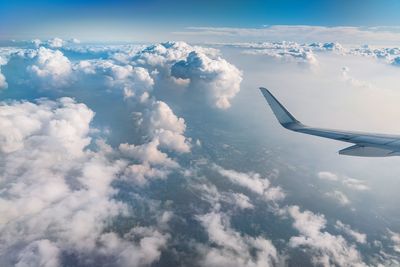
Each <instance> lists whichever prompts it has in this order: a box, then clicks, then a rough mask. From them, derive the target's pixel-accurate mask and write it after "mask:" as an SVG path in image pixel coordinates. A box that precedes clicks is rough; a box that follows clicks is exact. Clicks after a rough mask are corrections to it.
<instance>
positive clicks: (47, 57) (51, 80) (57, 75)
mask: <svg viewBox="0 0 400 267" xmlns="http://www.w3.org/2000/svg"><path fill="white" fill-rule="evenodd" d="M29 56H32V57H33V58H32V60H33V63H32V65H30V66H29V67H28V70H29V71H30V73H31V74H32V75H33V76H34V77H35V78H37V79H38V80H39V81H41V82H42V85H45V86H46V85H47V86H48V87H49V86H50V87H55V88H58V87H62V86H65V85H66V84H68V82H69V78H70V74H71V72H72V66H71V62H70V61H69V59H68V58H67V57H65V56H64V55H63V53H62V52H61V51H58V50H51V49H48V48H45V47H40V48H39V49H38V50H37V51H35V52H34V53H33V54H32V55H29Z"/></svg>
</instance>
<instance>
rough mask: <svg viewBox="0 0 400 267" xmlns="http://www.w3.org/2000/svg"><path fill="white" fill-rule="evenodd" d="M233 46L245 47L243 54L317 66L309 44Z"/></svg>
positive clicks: (283, 43) (250, 44) (280, 43)
mask: <svg viewBox="0 0 400 267" xmlns="http://www.w3.org/2000/svg"><path fill="white" fill-rule="evenodd" d="M233 46H235V47H241V48H247V50H244V51H243V53H244V54H249V55H265V56H269V57H273V58H277V59H281V60H284V61H288V62H292V61H293V62H297V63H305V64H308V65H310V66H313V67H316V66H318V60H317V58H316V55H315V54H314V53H313V49H312V48H311V47H310V46H306V45H300V44H298V43H296V42H275V43H269V42H264V43H244V44H234V45H233ZM249 48H251V49H249ZM313 48H314V47H313Z"/></svg>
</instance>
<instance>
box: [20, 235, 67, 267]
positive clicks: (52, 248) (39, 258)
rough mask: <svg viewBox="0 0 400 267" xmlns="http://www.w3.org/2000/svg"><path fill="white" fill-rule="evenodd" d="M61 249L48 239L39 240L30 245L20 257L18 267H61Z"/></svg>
mask: <svg viewBox="0 0 400 267" xmlns="http://www.w3.org/2000/svg"><path fill="white" fill-rule="evenodd" d="M59 253H60V251H59V248H58V247H57V246H56V245H55V244H53V243H52V242H51V241H49V240H47V239H42V240H38V241H35V242H32V243H31V244H29V245H28V246H27V247H26V248H25V249H24V250H23V251H22V252H21V253H20V255H19V258H18V262H17V263H16V264H15V266H16V267H27V266H43V267H57V266H60V260H59Z"/></svg>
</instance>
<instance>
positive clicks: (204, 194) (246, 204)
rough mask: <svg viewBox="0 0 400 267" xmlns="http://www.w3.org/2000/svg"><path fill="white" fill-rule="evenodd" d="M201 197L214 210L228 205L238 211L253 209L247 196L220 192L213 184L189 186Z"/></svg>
mask: <svg viewBox="0 0 400 267" xmlns="http://www.w3.org/2000/svg"><path fill="white" fill-rule="evenodd" d="M191 186H192V187H193V188H194V189H195V190H196V191H198V192H199V193H200V195H201V198H202V199H203V200H205V201H207V202H208V203H210V204H211V206H212V208H213V209H214V210H219V209H220V208H221V204H222V203H225V204H229V205H232V206H234V207H236V208H239V209H240V210H244V209H253V208H254V205H253V204H252V203H251V200H250V198H249V197H248V196H246V195H245V194H242V193H236V192H221V191H219V190H218V189H217V187H216V186H215V185H213V184H206V183H203V184H194V185H191Z"/></svg>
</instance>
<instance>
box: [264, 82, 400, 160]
mask: <svg viewBox="0 0 400 267" xmlns="http://www.w3.org/2000/svg"><path fill="white" fill-rule="evenodd" d="M260 90H261V93H262V94H263V95H264V97H265V99H266V100H267V102H268V104H269V105H270V107H271V109H272V111H273V112H274V114H275V117H276V118H277V119H278V121H279V123H280V124H281V125H282V126H283V127H285V128H286V129H288V130H291V131H295V132H299V133H304V134H310V135H315V136H319V137H324V138H329V139H334V140H338V141H343V142H348V143H353V144H354V145H352V146H350V147H348V148H345V149H342V150H340V151H339V154H341V155H348V156H359V157H390V156H400V135H387V134H373V133H363V132H352V131H340V130H331V129H322V128H314V127H309V126H306V125H304V124H302V123H301V122H299V121H298V120H297V119H296V118H295V117H294V116H293V115H292V114H290V112H289V111H288V110H287V109H286V108H285V107H284V106H283V105H282V104H281V103H280V102H279V101H278V100H277V99H276V98H275V97H274V96H273V95H272V94H271V93H270V92H269V91H268V90H267V89H266V88H263V87H261V88H260Z"/></svg>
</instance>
